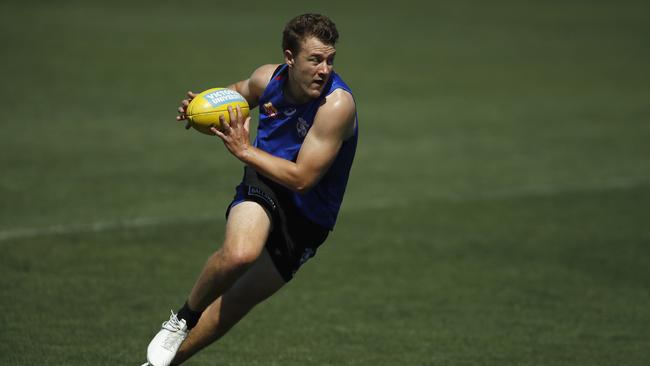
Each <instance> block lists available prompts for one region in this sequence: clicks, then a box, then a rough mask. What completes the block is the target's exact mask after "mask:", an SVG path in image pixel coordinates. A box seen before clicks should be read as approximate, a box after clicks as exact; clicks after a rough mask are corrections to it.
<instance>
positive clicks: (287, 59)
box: [284, 50, 296, 67]
mask: <svg viewBox="0 0 650 366" xmlns="http://www.w3.org/2000/svg"><path fill="white" fill-rule="evenodd" d="M295 62H296V60H295V58H294V57H293V52H291V51H290V50H284V63H286V64H287V65H289V67H293V64H294V63H295Z"/></svg>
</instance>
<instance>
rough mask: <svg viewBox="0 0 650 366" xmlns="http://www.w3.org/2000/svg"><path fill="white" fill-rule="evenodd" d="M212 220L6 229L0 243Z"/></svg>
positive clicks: (202, 217) (149, 220)
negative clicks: (12, 240)
mask: <svg viewBox="0 0 650 366" xmlns="http://www.w3.org/2000/svg"><path fill="white" fill-rule="evenodd" d="M213 218H215V215H199V216H196V215H193V216H192V219H191V220H188V219H186V218H161V217H136V218H134V219H131V220H119V221H96V222H90V223H85V224H70V225H54V226H45V227H31V228H18V229H8V230H2V231H0V242H1V241H6V240H11V239H25V238H35V237H39V236H50V235H65V234H76V233H93V232H102V231H110V230H117V229H134V228H135V229H137V228H143V227H150V226H162V225H167V224H171V223H182V222H190V221H191V222H197V221H207V220H209V219H213Z"/></svg>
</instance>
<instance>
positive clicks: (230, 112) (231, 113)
mask: <svg viewBox="0 0 650 366" xmlns="http://www.w3.org/2000/svg"><path fill="white" fill-rule="evenodd" d="M228 115H229V116H230V123H231V127H233V128H237V127H238V126H237V116H235V111H233V110H232V106H230V105H229V106H228Z"/></svg>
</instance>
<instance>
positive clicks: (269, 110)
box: [262, 102, 279, 118]
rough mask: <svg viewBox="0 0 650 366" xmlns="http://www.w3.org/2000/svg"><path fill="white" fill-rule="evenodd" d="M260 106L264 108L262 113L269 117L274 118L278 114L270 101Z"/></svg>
mask: <svg viewBox="0 0 650 366" xmlns="http://www.w3.org/2000/svg"><path fill="white" fill-rule="evenodd" d="M262 108H264V113H266V115H267V116H269V117H270V118H275V117H277V116H278V114H279V113H278V110H277V109H276V108H275V107H274V106H273V104H272V103H271V102H268V103H264V105H263V106H262Z"/></svg>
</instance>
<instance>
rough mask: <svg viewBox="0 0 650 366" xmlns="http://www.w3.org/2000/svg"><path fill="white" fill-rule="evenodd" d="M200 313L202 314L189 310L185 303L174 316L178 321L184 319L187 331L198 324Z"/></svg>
mask: <svg viewBox="0 0 650 366" xmlns="http://www.w3.org/2000/svg"><path fill="white" fill-rule="evenodd" d="M201 313H202V312H201V311H194V310H192V309H190V307H189V306H188V305H187V301H186V302H185V304H183V307H182V308H180V309H179V310H178V313H177V314H176V316H177V317H178V319H185V323H186V324H187V329H188V330H189V329H192V328H194V326H195V325H196V323H198V322H199V318H200V317H201Z"/></svg>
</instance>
